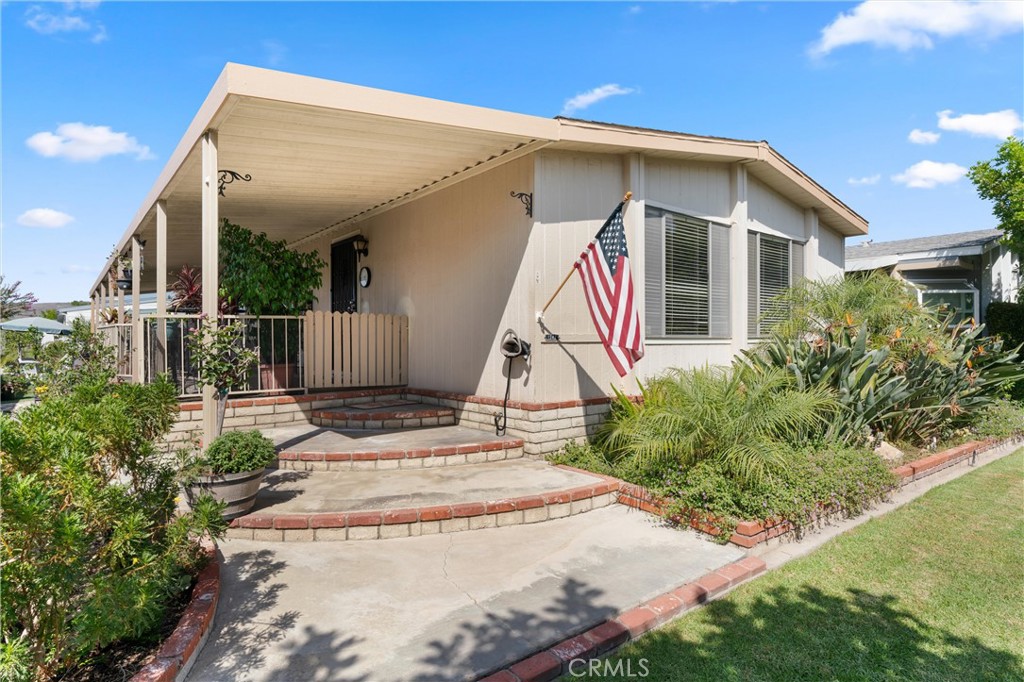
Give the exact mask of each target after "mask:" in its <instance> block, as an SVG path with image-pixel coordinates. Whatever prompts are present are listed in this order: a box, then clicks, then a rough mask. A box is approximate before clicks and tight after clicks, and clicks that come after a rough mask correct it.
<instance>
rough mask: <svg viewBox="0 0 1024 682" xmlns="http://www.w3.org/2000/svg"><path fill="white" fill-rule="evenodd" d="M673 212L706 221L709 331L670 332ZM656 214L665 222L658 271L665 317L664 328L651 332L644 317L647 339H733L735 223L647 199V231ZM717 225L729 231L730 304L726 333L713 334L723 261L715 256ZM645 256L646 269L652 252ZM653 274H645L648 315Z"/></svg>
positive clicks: (727, 280)
mask: <svg viewBox="0 0 1024 682" xmlns="http://www.w3.org/2000/svg"><path fill="white" fill-rule="evenodd" d="M651 212H655V213H657V214H659V215H650V213H651ZM670 215H674V216H678V217H679V218H681V219H683V220H684V221H689V222H690V223H703V224H704V225H705V239H706V247H705V248H706V254H707V278H706V281H705V282H704V285H703V286H704V287H705V291H706V297H707V308H706V311H707V312H706V315H707V322H706V324H707V333H705V334H669V333H668V332H667V329H668V326H669V325H668V322H667V310H668V289H669V288H668V286H666V285H667V277H666V275H667V267H668V249H667V239H666V237H667V227H668V218H669V216H670ZM655 218H656V219H658V220H660V224H661V226H660V230H661V236H660V244H661V255H660V265H661V271H660V272H659V273H657V274H658V278H657V281H658V295H659V296H660V298H661V301H660V308H659V310H660V317H661V319H660V322H661V332H660V333H651V329H650V322H649V319H645V320H644V336H645V338H646V339H650V340H651V341H654V342H655V343H657V342H662V343H672V342H678V343H685V342H720V341H730V340H731V339H732V337H733V334H732V310H733V305H734V303H733V301H732V280H731V275H730V272H731V268H732V236H731V235H732V233H731V230H732V228H733V226H732V225H731V224H730V223H728V222H726V221H724V220H722V219H719V218H713V217H708V216H702V215H697V214H696V212H693V211H685V210H682V209H679V208H677V207H675V206H670V205H667V204H663V203H660V202H655V201H646V202H645V206H644V230H645V231H646V230H647V229H648V226H647V221H648V220H651V219H655ZM715 228H719V229H722V230H725V231H726V232H725V239H724V243H725V245H726V258H725V260H724V265H725V273H726V278H725V280H724V281H725V286H726V296H725V298H724V300H725V306H726V307H725V314H724V318H723V319H724V325H725V328H726V329H725V333H724V334H713V333H712V329H714V328H715V327H716V326H717V325H716V324H715V311H716V310H717V307H716V306H715V305H714V301H715V298H716V297H715V294H714V283H715V273H716V271H717V270H718V269H719V268H721V267H722V263H721V262H718V263H716V259H715V248H714V247H715V245H716V243H718V242H717V240H716V237H715V234H714V232H715ZM646 241H647V239H646V237H645V242H646ZM644 260H645V264H644V267H645V270H646V268H647V266H648V264H649V255H648V254H646V253H645V254H644ZM716 266H717V267H716ZM649 277H650V275H649V273H646V272H645V275H644V280H645V281H644V297H645V301H646V305H645V317H646V316H647V311H649V310H650V309H651V306H650V303H649V301H650V297H651V291H650V287H651V284H650V282H649V281H648V280H649Z"/></svg>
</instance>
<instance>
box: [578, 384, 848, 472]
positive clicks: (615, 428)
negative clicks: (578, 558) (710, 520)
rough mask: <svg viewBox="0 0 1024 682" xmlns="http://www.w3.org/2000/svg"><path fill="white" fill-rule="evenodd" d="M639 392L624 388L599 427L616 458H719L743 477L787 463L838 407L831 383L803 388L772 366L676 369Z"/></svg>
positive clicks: (647, 461)
mask: <svg viewBox="0 0 1024 682" xmlns="http://www.w3.org/2000/svg"><path fill="white" fill-rule="evenodd" d="M640 390H641V393H642V396H643V401H642V402H639V403H638V402H633V401H632V400H631V399H630V398H628V397H627V396H625V395H624V394H623V393H621V392H618V391H617V392H616V393H617V397H616V400H615V402H614V403H613V406H612V412H611V414H610V416H609V418H608V419H607V420H606V421H605V423H604V424H603V425H602V426H601V428H600V430H599V431H598V433H597V436H596V443H597V444H598V445H599V446H600V447H602V448H603V449H604V450H605V451H606V452H607V453H608V454H609V456H610V457H612V458H613V459H615V460H618V461H622V460H623V459H630V460H633V462H634V463H635V464H637V465H640V466H644V467H649V466H650V465H652V464H655V463H658V462H674V463H678V464H679V465H681V466H690V465H692V464H694V463H696V462H698V461H701V460H704V459H707V458H715V459H717V460H719V461H720V462H721V464H722V465H723V468H724V470H725V471H726V472H728V473H729V474H730V475H732V476H734V477H735V478H737V479H738V480H740V481H743V482H756V481H761V480H763V479H764V478H766V477H769V476H771V475H772V473H773V471H777V470H778V469H780V468H782V467H784V466H785V455H786V454H787V453H788V452H789V451H790V450H791V448H792V446H793V445H794V444H798V443H800V442H802V441H803V440H806V439H807V438H809V437H810V436H812V435H814V434H815V433H816V432H818V431H819V430H820V429H821V428H822V427H824V425H825V424H826V423H827V421H828V417H829V415H830V414H831V413H832V412H833V411H834V410H835V409H836V403H835V400H834V398H833V397H832V396H831V394H830V392H829V391H828V390H827V389H825V388H820V387H810V388H805V389H800V388H798V387H797V385H796V382H795V380H794V379H793V377H792V376H791V375H789V374H787V373H786V372H785V370H783V369H778V368H774V367H767V366H765V367H757V368H754V367H743V366H738V367H736V368H725V367H705V368H701V369H693V370H674V371H672V372H671V373H670V374H668V375H665V376H663V377H661V378H658V379H654V380H652V381H650V382H649V383H648V384H647V385H646V386H644V385H643V384H641V385H640Z"/></svg>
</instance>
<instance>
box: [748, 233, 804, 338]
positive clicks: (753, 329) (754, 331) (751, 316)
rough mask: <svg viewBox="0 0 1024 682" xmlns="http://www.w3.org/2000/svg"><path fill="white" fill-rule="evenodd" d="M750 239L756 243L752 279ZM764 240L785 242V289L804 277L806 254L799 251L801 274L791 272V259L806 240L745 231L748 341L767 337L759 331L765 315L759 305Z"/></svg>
mask: <svg viewBox="0 0 1024 682" xmlns="http://www.w3.org/2000/svg"><path fill="white" fill-rule="evenodd" d="M750 237H754V238H755V243H756V248H755V250H754V254H755V255H754V257H755V259H756V260H755V268H756V269H755V270H754V271H753V274H754V277H753V278H751V277H750V274H751V266H750V262H749V261H750V257H751V253H750V244H751V242H750ZM764 238H767V239H770V240H775V241H780V242H785V243H786V246H787V249H786V266H785V268H786V273H787V275H788V281H787V283H786V288H789V287H792V286H793V285H794V284H795V283H796V281H797V280H798V278H799V277H805V276H806V275H805V274H804V273H806V269H807V262H806V258H807V254H806V252H803V251H801V252H800V255H799V261H800V265H801V270H802V272H801V273H794V272H793V267H794V258H793V254H794V246H796V247H800V249H804V248H805V247H806V246H807V240H806V239H805V240H803V241H801V240H799V239H794V238H793V237H791V236H789V235H785V234H782V233H780V232H776V231H774V230H772V231H768V230H756V229H749V228H748V229H747V260H748V262H747V301H746V305H747V339H748V340H760V339H764V338H766V337H767V333H766V332H762V331H761V319H762V317H763V316H764V313H765V311H764V310H762V309H761V304H762V300H761V266H762V262H761V254H762V251H761V240H762V239H764ZM751 280H753V281H751ZM755 285H756V288H755ZM752 292H753V293H752ZM751 301H753V302H754V304H755V305H756V310H754V311H751V310H750V304H751Z"/></svg>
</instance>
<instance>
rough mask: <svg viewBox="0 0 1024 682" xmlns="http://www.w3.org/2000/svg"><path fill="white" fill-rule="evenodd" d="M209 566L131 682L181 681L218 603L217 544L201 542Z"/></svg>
mask: <svg viewBox="0 0 1024 682" xmlns="http://www.w3.org/2000/svg"><path fill="white" fill-rule="evenodd" d="M203 551H204V552H205V554H206V556H207V559H208V561H209V563H207V564H206V567H205V568H203V570H202V571H200V572H199V575H198V576H197V577H196V584H195V587H193V588H192V596H191V598H190V600H189V604H188V606H187V607H185V612H184V613H183V614H181V618H180V619H179V620H178V625H177V626H176V627H175V628H174V632H172V633H171V636H170V637H168V638H167V639H166V640H164V643H163V644H162V645H161V646H160V649H159V650H158V651H157V653H156V656H155V657H154V658H153V660H152V661H150V662H149V663H147V664H146V665H144V666H143V667H142V669H141V670H139V672H137V673H135V675H133V676H132V678H131V682H175V681H178V682H180V681H181V680H184V679H185V676H186V675H187V674H188V672H189V670H190V669H191V667H192V664H193V663H194V662H195V659H196V658H197V657H198V656H199V651H200V649H202V645H203V643H204V640H205V638H206V636H207V635H208V634H209V633H210V629H211V628H212V626H213V617H214V615H215V614H216V613H217V603H218V602H219V601H220V561H219V560H218V558H217V545H216V544H214V543H213V542H211V541H204V542H203Z"/></svg>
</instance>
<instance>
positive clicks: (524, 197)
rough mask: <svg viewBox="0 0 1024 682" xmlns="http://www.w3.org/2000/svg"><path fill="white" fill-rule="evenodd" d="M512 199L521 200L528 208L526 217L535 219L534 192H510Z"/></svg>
mask: <svg viewBox="0 0 1024 682" xmlns="http://www.w3.org/2000/svg"><path fill="white" fill-rule="evenodd" d="M508 194H509V196H510V197H512V198H513V199H519V201H521V202H523V206H525V207H526V215H528V216H529V217H531V218H532V217H533V192H509V193H508Z"/></svg>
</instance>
